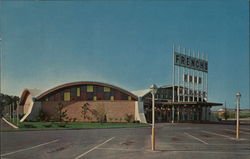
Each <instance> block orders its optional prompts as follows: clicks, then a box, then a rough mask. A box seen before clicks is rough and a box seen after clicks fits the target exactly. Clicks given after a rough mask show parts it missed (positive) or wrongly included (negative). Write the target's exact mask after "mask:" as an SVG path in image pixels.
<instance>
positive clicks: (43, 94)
mask: <svg viewBox="0 0 250 159" xmlns="http://www.w3.org/2000/svg"><path fill="white" fill-rule="evenodd" d="M78 85H98V86H103V87H109V88H113V89H116V90H119V91H121V92H122V93H124V94H127V95H128V96H131V97H132V98H134V99H136V100H138V97H137V96H136V95H134V94H133V93H131V92H129V91H126V90H125V89H122V88H120V87H117V86H114V85H111V84H107V83H102V82H93V81H80V82H72V83H66V84H62V85H59V86H57V87H54V88H52V89H49V90H47V91H45V92H44V93H42V94H40V95H39V96H37V98H36V99H37V100H40V99H42V98H43V97H45V96H46V95H48V94H50V93H52V92H54V91H58V90H60V89H63V88H67V87H72V86H78Z"/></svg>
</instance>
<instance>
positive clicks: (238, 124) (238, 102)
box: [236, 93, 241, 139]
mask: <svg viewBox="0 0 250 159" xmlns="http://www.w3.org/2000/svg"><path fill="white" fill-rule="evenodd" d="M240 96H241V94H240V93H237V94H236V98H237V121H236V139H239V127H240V121H239V116H240Z"/></svg>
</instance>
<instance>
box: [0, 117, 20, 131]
mask: <svg viewBox="0 0 250 159" xmlns="http://www.w3.org/2000/svg"><path fill="white" fill-rule="evenodd" d="M2 119H3V121H5V122H6V123H7V124H8V125H10V126H11V127H12V128H14V129H18V127H17V126H15V125H14V124H12V123H10V122H9V121H8V120H6V119H5V118H4V117H2Z"/></svg>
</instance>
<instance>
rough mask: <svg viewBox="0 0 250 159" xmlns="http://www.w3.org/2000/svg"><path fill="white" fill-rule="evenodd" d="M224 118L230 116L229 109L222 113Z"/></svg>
mask: <svg viewBox="0 0 250 159" xmlns="http://www.w3.org/2000/svg"><path fill="white" fill-rule="evenodd" d="M222 116H223V118H224V119H225V120H227V119H228V118H229V111H227V110H225V111H224V112H223V114H222Z"/></svg>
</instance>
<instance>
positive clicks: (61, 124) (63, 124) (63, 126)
mask: <svg viewBox="0 0 250 159" xmlns="http://www.w3.org/2000/svg"><path fill="white" fill-rule="evenodd" d="M57 126H59V127H61V128H65V127H66V126H67V123H65V122H63V123H59V124H58V125H57Z"/></svg>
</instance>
